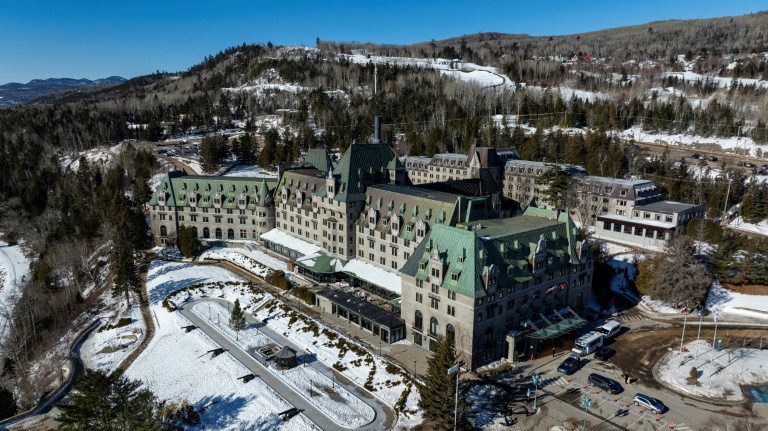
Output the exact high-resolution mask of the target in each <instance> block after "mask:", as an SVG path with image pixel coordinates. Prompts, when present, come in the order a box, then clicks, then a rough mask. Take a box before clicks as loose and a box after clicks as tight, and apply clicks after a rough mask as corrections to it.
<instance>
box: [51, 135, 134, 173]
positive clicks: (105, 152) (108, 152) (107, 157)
mask: <svg viewBox="0 0 768 431" xmlns="http://www.w3.org/2000/svg"><path fill="white" fill-rule="evenodd" d="M124 145H125V143H123V142H121V143H119V144H117V145H114V146H111V147H110V146H100V147H97V148H92V149H90V150H87V151H82V152H80V153H78V154H75V155H72V156H63V157H60V158H59V163H60V164H61V168H62V169H66V168H70V169H72V170H73V171H77V170H78V169H79V168H80V158H81V157H85V160H87V161H88V163H89V164H90V165H91V166H98V167H103V166H108V165H109V164H110V162H111V161H112V159H113V158H114V157H115V156H117V155H119V154H120V153H121V152H122V151H123V147H124Z"/></svg>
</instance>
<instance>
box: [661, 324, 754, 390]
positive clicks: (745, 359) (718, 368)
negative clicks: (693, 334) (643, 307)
mask: <svg viewBox="0 0 768 431" xmlns="http://www.w3.org/2000/svg"><path fill="white" fill-rule="evenodd" d="M718 334H720V332H719V331H718ZM747 336H748V338H747V340H748V342H749V341H752V344H753V345H757V343H756V342H755V340H753V339H752V338H751V337H753V336H754V334H747ZM721 337H722V339H723V341H724V342H725V337H724V336H721ZM732 342H733V343H732V345H733V346H735V348H732V349H727V348H725V347H724V348H723V349H721V350H720V351H717V350H716V349H715V351H714V362H712V358H713V349H712V343H711V341H710V340H703V339H701V340H699V341H692V342H690V343H688V344H686V345H685V347H686V349H688V351H687V352H683V355H682V356H680V354H679V352H678V351H672V352H668V353H667V354H666V355H664V357H662V358H661V360H659V362H658V364H657V365H656V368H655V370H654V375H655V376H656V378H658V379H659V380H661V381H662V382H664V383H666V384H668V385H670V386H673V387H674V388H676V389H677V390H679V391H681V392H684V393H688V394H691V395H694V396H699V397H704V398H713V399H720V400H726V401H742V400H744V394H743V393H742V391H741V388H740V386H739V385H763V384H766V383H768V350H767V349H763V350H762V351H760V350H758V349H756V348H741V344H742V343H741V338H739V339H738V340H732ZM692 367H696V370H697V375H698V382H699V384H698V385H697V384H695V383H693V384H691V383H690V382H688V376H689V375H690V374H689V373H690V372H691V368H692Z"/></svg>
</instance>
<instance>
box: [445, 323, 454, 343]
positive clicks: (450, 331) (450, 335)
mask: <svg viewBox="0 0 768 431" xmlns="http://www.w3.org/2000/svg"><path fill="white" fill-rule="evenodd" d="M445 338H446V339H447V340H448V341H450V342H451V343H455V342H456V329H455V328H454V327H453V325H451V324H450V323H449V324H448V326H446V327H445Z"/></svg>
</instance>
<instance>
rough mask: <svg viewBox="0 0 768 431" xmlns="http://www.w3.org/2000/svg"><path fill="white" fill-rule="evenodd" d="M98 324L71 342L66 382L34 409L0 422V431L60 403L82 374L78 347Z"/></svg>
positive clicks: (99, 322)
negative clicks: (69, 369)
mask: <svg viewBox="0 0 768 431" xmlns="http://www.w3.org/2000/svg"><path fill="white" fill-rule="evenodd" d="M100 324H101V319H96V320H95V321H94V322H93V323H91V324H90V326H88V327H87V328H85V329H84V330H83V331H82V332H80V334H79V335H78V336H77V338H76V339H75V341H73V342H72V345H71V346H70V348H69V360H70V362H71V363H72V373H70V375H69V378H67V381H66V382H64V383H63V384H62V385H61V386H59V388H58V389H56V391H54V392H53V394H51V395H50V396H49V397H48V398H45V399H43V400H41V401H40V402H39V403H38V405H37V406H36V407H35V408H34V409H32V410H29V411H27V412H25V413H22V414H20V415H17V416H14V417H12V418H8V419H6V420H3V421H0V431H4V430H6V427H8V426H11V425H13V424H15V423H17V422H20V421H22V420H24V419H27V418H30V417H32V416H37V415H41V414H44V413H48V412H49V411H50V410H51V409H52V408H53V405H54V404H56V403H58V402H59V401H61V400H62V399H63V398H64V397H65V396H66V395H67V394H68V393H69V391H70V390H71V389H72V386H73V385H74V383H75V379H77V376H79V375H80V374H82V373H83V371H84V370H85V368H84V367H83V361H81V360H80V347H82V345H83V343H84V342H85V340H86V339H87V338H88V335H90V334H91V332H93V330H94V329H96V328H98V327H99V325H100Z"/></svg>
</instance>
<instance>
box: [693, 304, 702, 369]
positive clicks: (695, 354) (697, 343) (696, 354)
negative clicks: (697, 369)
mask: <svg viewBox="0 0 768 431" xmlns="http://www.w3.org/2000/svg"><path fill="white" fill-rule="evenodd" d="M703 315H704V309H703V308H702V309H701V310H699V333H698V334H696V353H694V355H693V362H694V365H695V364H696V358H698V357H699V337H700V336H701V319H702V318H703V317H702V316H703Z"/></svg>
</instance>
